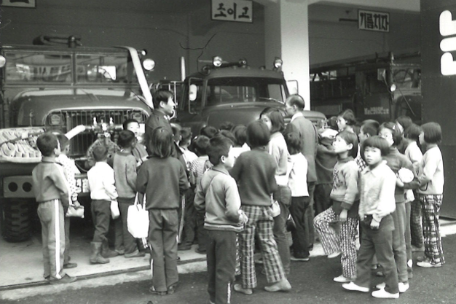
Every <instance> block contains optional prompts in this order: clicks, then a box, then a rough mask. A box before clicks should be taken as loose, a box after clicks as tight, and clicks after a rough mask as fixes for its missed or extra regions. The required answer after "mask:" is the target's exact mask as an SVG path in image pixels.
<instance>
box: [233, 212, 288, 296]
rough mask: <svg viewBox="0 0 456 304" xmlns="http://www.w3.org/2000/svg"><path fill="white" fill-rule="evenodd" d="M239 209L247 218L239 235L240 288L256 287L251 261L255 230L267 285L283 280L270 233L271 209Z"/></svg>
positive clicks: (253, 265) (252, 262)
mask: <svg viewBox="0 0 456 304" xmlns="http://www.w3.org/2000/svg"><path fill="white" fill-rule="evenodd" d="M241 208H242V210H244V212H245V214H246V215H247V217H248V218H249V220H248V222H247V224H246V225H245V229H244V230H243V231H242V232H241V233H239V245H240V249H241V277H242V287H243V288H255V287H256V286H257V278H256V274H255V263H254V259H253V255H254V248H255V230H256V229H258V233H257V234H258V239H259V241H260V246H261V251H262V253H263V263H264V269H265V271H266V279H267V281H268V283H275V282H279V281H281V280H282V279H284V278H285V273H284V270H283V266H282V261H281V260H280V256H279V251H278V250H277V243H276V242H275V240H274V235H273V233H272V226H273V224H274V221H273V218H272V215H271V208H270V207H261V206H241Z"/></svg>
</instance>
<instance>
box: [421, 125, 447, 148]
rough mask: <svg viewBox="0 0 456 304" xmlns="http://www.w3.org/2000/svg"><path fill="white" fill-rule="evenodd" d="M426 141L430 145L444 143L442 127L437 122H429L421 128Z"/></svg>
mask: <svg viewBox="0 0 456 304" xmlns="http://www.w3.org/2000/svg"><path fill="white" fill-rule="evenodd" d="M421 129H422V130H423V133H424V141H425V142H426V143H428V144H438V143H440V142H441V141H442V127H440V124H438V123H436V122H428V123H425V124H424V125H422V126H421Z"/></svg>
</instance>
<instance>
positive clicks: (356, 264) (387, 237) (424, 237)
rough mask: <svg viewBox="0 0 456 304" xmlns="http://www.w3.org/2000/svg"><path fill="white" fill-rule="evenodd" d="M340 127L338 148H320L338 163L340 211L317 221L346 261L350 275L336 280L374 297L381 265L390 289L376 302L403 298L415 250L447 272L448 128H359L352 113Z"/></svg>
mask: <svg viewBox="0 0 456 304" xmlns="http://www.w3.org/2000/svg"><path fill="white" fill-rule="evenodd" d="M336 121H337V129H338V130H337V131H336V132H338V133H337V134H336V135H335V138H334V140H333V144H332V149H331V147H330V146H323V147H321V148H320V149H319V152H320V153H322V154H323V153H326V154H329V155H331V153H332V155H335V156H336V163H335V164H334V166H333V186H332V189H331V191H330V193H329V198H330V202H329V204H330V205H332V206H331V207H329V208H328V209H327V210H326V211H322V212H321V213H319V214H318V215H317V216H316V217H315V219H314V226H315V229H316V230H317V231H318V232H319V235H320V240H321V244H322V247H323V250H324V252H325V253H326V254H327V256H328V258H335V257H337V256H339V255H341V264H342V275H340V276H338V277H336V278H334V281H336V282H340V283H344V284H343V285H342V286H343V288H345V289H347V290H354V291H360V292H369V280H370V273H371V269H372V268H377V267H378V266H381V269H382V271H381V272H380V274H381V275H383V276H384V277H385V283H382V284H379V285H377V286H376V287H377V288H378V289H379V290H376V291H373V292H372V296H373V297H376V298H398V297H399V293H402V292H406V291H407V290H408V289H409V279H410V278H412V277H413V273H412V264H413V263H412V249H413V248H412V247H413V246H412V244H414V245H415V249H416V250H420V248H421V247H423V246H424V257H422V258H419V259H418V263H417V265H418V266H420V267H426V268H434V267H441V266H442V265H443V264H444V262H445V260H444V256H443V249H442V244H441V238H440V233H439V211H440V207H441V204H442V199H443V183H444V180H443V161H442V155H441V152H440V150H439V148H438V143H440V141H441V139H442V133H441V128H440V125H439V124H437V123H434V122H430V123H426V124H424V125H422V126H421V127H420V126H417V125H415V124H413V123H412V121H411V119H410V118H408V117H400V118H398V120H397V121H396V122H386V123H382V124H379V123H378V122H376V121H373V120H366V121H364V122H363V123H362V124H361V126H357V125H356V120H355V117H354V114H353V112H352V111H351V110H346V111H344V112H342V113H341V114H340V115H339V116H338V117H337V119H336ZM357 131H358V132H357ZM323 132H324V131H322V133H323ZM331 134H333V135H334V134H335V133H334V132H331ZM358 139H359V142H360V146H359V147H358ZM418 145H419V146H420V147H421V150H422V151H423V152H424V155H422V154H421V150H420V148H419V147H418ZM331 151H332V152H331ZM317 158H318V157H317ZM328 159H330V157H329V158H328V157H327V158H326V161H327V164H330V163H331V162H330V161H329V160H328ZM323 197H324V196H323ZM320 203H321V202H318V200H317V202H316V204H320ZM326 203H327V202H325V201H324V200H323V203H321V204H322V205H324V204H326ZM420 211H421V212H422V216H421V215H420V214H421V213H420ZM334 225H336V228H337V229H335V227H334ZM358 228H359V229H358ZM358 231H359V234H360V237H359V242H360V249H359V251H358V253H357V251H356V235H357V233H358ZM411 231H413V233H411ZM379 269H380V268H379ZM379 269H378V270H379Z"/></svg>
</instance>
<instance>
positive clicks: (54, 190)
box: [32, 156, 69, 208]
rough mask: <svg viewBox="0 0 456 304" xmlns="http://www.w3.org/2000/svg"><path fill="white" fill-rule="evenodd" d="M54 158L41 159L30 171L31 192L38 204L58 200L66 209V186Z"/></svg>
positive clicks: (67, 204)
mask: <svg viewBox="0 0 456 304" xmlns="http://www.w3.org/2000/svg"><path fill="white" fill-rule="evenodd" d="M59 166H60V165H59V164H57V163H56V162H55V157H46V156H44V157H43V160H42V161H41V162H40V163H39V164H38V165H36V167H35V168H34V169H33V171H32V179H33V192H34V194H35V198H36V201H37V202H38V203H43V202H47V201H50V200H54V199H59V200H60V201H61V203H62V206H63V207H64V208H68V206H69V201H68V185H67V181H66V180H65V176H64V175H63V172H62V170H61V168H59Z"/></svg>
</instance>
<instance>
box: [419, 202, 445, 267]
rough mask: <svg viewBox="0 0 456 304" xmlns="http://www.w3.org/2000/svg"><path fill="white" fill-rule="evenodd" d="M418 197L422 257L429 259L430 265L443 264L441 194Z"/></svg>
mask: <svg viewBox="0 0 456 304" xmlns="http://www.w3.org/2000/svg"><path fill="white" fill-rule="evenodd" d="M419 197H420V202H421V210H422V213H423V236H424V255H425V256H426V257H427V258H428V259H430V261H431V263H432V264H435V263H441V264H444V263H445V258H444V257H443V248H442V239H441V237H440V223H439V213H440V207H441V206H442V201H443V194H438V195H426V194H420V195H419Z"/></svg>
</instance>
